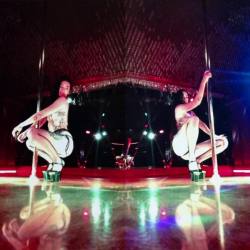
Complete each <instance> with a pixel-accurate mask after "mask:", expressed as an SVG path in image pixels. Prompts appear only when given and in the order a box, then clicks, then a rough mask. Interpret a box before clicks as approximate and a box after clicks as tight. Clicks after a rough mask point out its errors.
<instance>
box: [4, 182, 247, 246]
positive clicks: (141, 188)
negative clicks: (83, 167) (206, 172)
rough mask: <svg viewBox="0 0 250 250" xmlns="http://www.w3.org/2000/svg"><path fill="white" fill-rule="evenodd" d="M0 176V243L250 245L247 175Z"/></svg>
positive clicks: (56, 244) (13, 244) (32, 244)
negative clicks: (216, 178) (217, 179)
mask: <svg viewBox="0 0 250 250" xmlns="http://www.w3.org/2000/svg"><path fill="white" fill-rule="evenodd" d="M27 180H28V179H27V178H11V177H9V178H6V177H5V178H0V194H1V195H0V204H1V207H0V222H1V229H2V232H1V238H0V249H32V250H33V249H45V250H47V249H51V250H52V249H53V250H57V249H58V250H59V249H69V250H74V249H75V250H80V249H91V250H92V249H105V250H109V249H110V250H111V249H112V250H113V249H124V250H125V249H126V250H127V249H131V250H132V249H136V250H137V249H138V250H140V249H142V250H146V249H148V250H152V249H153V250H158V249H171V250H173V249H190V250H191V249H192V250H195V249H202V250H204V249H213V250H214V249H239V250H240V249H250V242H249V240H248V239H249V233H250V221H249V216H250V209H249V207H250V177H223V178H222V182H221V183H220V184H212V183H211V182H210V181H209V179H207V180H205V181H203V182H197V183H196V182H193V183H192V182H191V181H190V180H189V179H185V178H181V179H168V178H164V177H161V178H145V179H144V180H142V179H141V180H140V181H138V182H131V183H129V182H126V183H117V182H113V181H112V180H106V179H101V178H83V179H82V180H63V181H61V182H60V183H59V184H53V183H46V182H43V181H42V180H41V181H40V183H38V184H36V185H32V184H28V181H27Z"/></svg>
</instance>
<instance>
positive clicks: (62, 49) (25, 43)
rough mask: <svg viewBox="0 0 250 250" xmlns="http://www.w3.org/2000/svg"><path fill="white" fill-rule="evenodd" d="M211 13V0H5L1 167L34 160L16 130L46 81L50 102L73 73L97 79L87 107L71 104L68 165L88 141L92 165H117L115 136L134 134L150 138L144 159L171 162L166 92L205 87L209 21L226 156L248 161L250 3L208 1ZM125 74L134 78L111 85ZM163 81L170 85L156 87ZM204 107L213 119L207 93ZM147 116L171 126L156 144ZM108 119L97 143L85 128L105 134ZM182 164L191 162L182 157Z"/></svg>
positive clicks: (139, 161)
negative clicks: (57, 87) (60, 81)
mask: <svg viewBox="0 0 250 250" xmlns="http://www.w3.org/2000/svg"><path fill="white" fill-rule="evenodd" d="M206 13H207V14H206V15H205V14H204V11H203V1H201V0H190V1H184V0H182V1H181V0H177V1H174V2H173V1H167V0H84V1H80V0H79V1H78V0H75V1H65V0H64V1H59V0H53V1H45V0H44V1H40V0H16V1H15V0H8V1H7V0H5V1H4V0H0V83H1V89H2V91H0V118H1V122H0V124H1V125H0V126H1V127H0V131H1V132H0V138H1V139H2V143H1V145H0V165H1V166H7V165H8V166H11V165H16V164H17V165H25V164H30V162H31V155H30V152H28V151H27V150H26V148H25V146H24V145H22V144H17V143H16V142H15V141H14V140H13V139H12V138H11V130H12V128H13V127H14V126H15V125H16V124H17V123H19V122H20V121H21V120H23V119H25V118H27V116H29V115H30V114H32V113H34V112H35V110H36V101H37V92H38V89H39V86H41V95H42V100H43V101H42V103H43V104H42V105H45V103H47V99H48V97H49V95H50V92H51V89H52V88H53V86H54V84H55V81H56V79H58V77H60V76H61V75H68V76H70V78H71V79H72V80H73V83H74V85H79V86H85V85H86V86H89V84H90V83H94V84H95V86H96V87H95V89H91V88H87V90H88V94H86V96H85V102H84V104H83V105H82V106H81V107H77V106H72V107H71V114H70V123H69V128H70V131H71V132H72V134H73V135H74V140H75V150H74V152H73V154H72V156H71V157H69V158H68V159H67V165H72V166H76V165H77V159H78V158H79V150H80V149H81V148H83V150H84V155H85V158H86V159H87V165H88V166H92V167H93V166H94V167H96V166H99V165H100V166H111V165H112V164H113V153H112V152H113V151H114V150H113V151H112V146H111V145H112V144H111V143H112V142H116V141H120V142H121V143H126V140H127V138H128V136H130V137H131V138H132V139H133V141H134V140H135V141H138V142H140V143H139V144H138V146H139V150H138V152H137V156H136V158H135V161H136V166H138V167H140V166H146V165H147V166H151V165H152V166H162V165H163V163H162V160H166V159H165V158H166V157H165V152H166V150H168V149H169V142H170V136H171V126H172V125H171V124H172V123H171V120H172V116H171V105H170V104H169V103H168V101H165V99H168V98H167V96H169V95H171V93H172V92H173V91H174V89H173V86H175V87H176V88H177V89H178V88H183V87H184V88H186V89H189V90H190V91H192V90H195V89H197V87H198V84H199V82H200V80H201V77H202V74H203V71H204V70H205V59H204V40H205V37H204V34H205V33H204V23H205V22H204V19H206V20H207V38H208V52H209V56H210V59H211V69H212V72H213V80H212V83H211V84H212V86H213V87H212V92H213V97H214V110H215V125H216V132H217V133H218V134H220V133H225V134H226V135H227V136H228V139H229V141H230V147H229V149H227V151H226V152H225V153H224V154H223V155H221V156H220V159H219V160H220V161H221V163H225V164H232V165H233V164H236V165H237V164H240V165H242V164H243V165H245V164H248V163H249V154H248V152H249V149H250V145H249V141H250V140H249V139H250V134H249V128H248V127H249V126H248V124H249V120H250V112H249V92H250V89H249V76H250V72H249V71H250V63H249V58H250V57H249V54H250V51H249V45H250V44H249V43H250V20H249V19H250V3H249V1H233V0H221V1H215V0H212V1H207V8H206ZM43 49H44V51H45V61H44V65H43V69H42V71H41V70H40V71H39V67H38V65H39V60H40V58H41V53H42V50H43ZM121 76H123V77H124V76H125V78H126V77H127V79H124V78H123V79H120V81H119V82H120V83H119V84H116V85H112V84H111V85H112V86H110V85H109V84H106V85H108V86H106V85H105V81H106V82H107V81H109V79H114V78H115V77H117V78H119V77H120V78H121ZM135 76H136V79H137V81H135V80H133V79H135V78H133V77H135ZM138 79H144V80H146V81H148V82H149V84H148V85H147V86H145V84H144V83H143V82H140V81H139V80H138ZM98 82H101V84H98ZM155 82H157V83H160V84H163V85H164V86H167V87H166V89H164V90H163V89H161V88H156V87H154V83H155ZM168 86H171V88H169V89H168ZM145 110H146V111H145ZM145 112H147V113H148V115H149V116H148V117H146V116H145V114H144V113H145ZM196 112H197V113H198V114H199V115H200V116H201V118H202V119H203V120H205V121H207V105H206V100H204V101H203V104H202V106H201V107H199V110H197V111H196ZM102 113H105V116H104V117H102V116H101V114H102ZM149 118H150V121H149V122H148V121H147V119H149ZM146 122H148V123H149V125H150V126H151V127H152V129H153V131H155V132H156V133H157V132H158V131H159V129H161V128H162V129H164V131H165V133H164V134H161V135H160V134H157V137H156V140H155V141H154V142H152V143H150V142H149V141H148V140H145V138H144V137H142V138H141V133H142V131H143V129H144V125H145V123H146ZM100 126H104V127H102V128H105V129H106V130H107V132H108V136H107V137H106V139H105V140H103V141H101V142H100V143H99V145H98V150H97V145H96V142H95V141H93V137H92V135H86V134H85V130H86V129H89V130H91V132H95V131H97V130H98V129H99V128H100ZM203 139H205V137H204V136H203V135H201V138H200V140H203ZM151 144H152V145H151ZM116 150H117V149H116ZM120 150H121V149H120ZM118 151H119V149H118ZM172 162H173V164H174V165H182V164H183V162H179V160H178V159H175V157H173V159H172Z"/></svg>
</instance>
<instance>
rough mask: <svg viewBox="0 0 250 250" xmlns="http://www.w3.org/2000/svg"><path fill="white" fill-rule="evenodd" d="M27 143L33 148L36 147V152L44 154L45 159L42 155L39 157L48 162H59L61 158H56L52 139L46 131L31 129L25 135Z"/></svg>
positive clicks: (56, 154)
mask: <svg viewBox="0 0 250 250" xmlns="http://www.w3.org/2000/svg"><path fill="white" fill-rule="evenodd" d="M27 137H28V140H29V143H28V144H31V145H32V146H33V147H36V148H37V149H38V151H40V153H41V152H44V154H46V155H47V157H46V156H45V155H44V154H43V153H42V154H41V156H42V157H44V158H45V159H46V158H47V160H49V161H48V162H51V161H52V162H61V158H60V157H59V156H58V153H57V151H56V148H55V147H54V146H53V141H54V139H53V137H51V135H50V134H49V133H48V131H46V130H43V129H35V128H32V129H31V130H30V131H29V132H28V134H27Z"/></svg>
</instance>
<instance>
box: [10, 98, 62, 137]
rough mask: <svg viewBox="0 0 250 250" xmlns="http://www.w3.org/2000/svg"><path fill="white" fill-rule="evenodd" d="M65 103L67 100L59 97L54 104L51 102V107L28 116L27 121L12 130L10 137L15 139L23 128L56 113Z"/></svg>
mask: <svg viewBox="0 0 250 250" xmlns="http://www.w3.org/2000/svg"><path fill="white" fill-rule="evenodd" d="M66 103H67V99H66V98H65V97H59V98H58V99H57V100H56V101H55V102H53V103H52V104H51V105H49V106H48V107H47V108H45V109H42V110H41V111H39V112H37V113H35V114H33V115H32V116H30V117H29V118H28V119H26V120H25V121H23V122H21V123H20V124H19V125H17V126H16V127H15V128H14V129H13V130H12V136H13V137H16V136H17V134H19V133H20V132H21V131H22V129H23V127H25V126H28V125H30V124H34V123H36V122H38V121H40V120H42V119H43V118H45V117H47V116H49V115H51V114H52V113H54V112H56V111H58V110H59V109H60V108H61V107H62V105H64V104H66Z"/></svg>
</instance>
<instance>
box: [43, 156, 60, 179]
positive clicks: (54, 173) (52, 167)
mask: <svg viewBox="0 0 250 250" xmlns="http://www.w3.org/2000/svg"><path fill="white" fill-rule="evenodd" d="M60 160H61V161H60V162H54V163H50V164H49V167H48V170H47V171H43V178H44V179H45V180H46V181H49V182H59V181H60V180H61V171H62V168H63V166H64V165H65V163H64V160H62V159H60Z"/></svg>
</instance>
